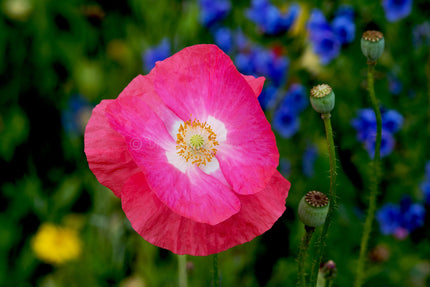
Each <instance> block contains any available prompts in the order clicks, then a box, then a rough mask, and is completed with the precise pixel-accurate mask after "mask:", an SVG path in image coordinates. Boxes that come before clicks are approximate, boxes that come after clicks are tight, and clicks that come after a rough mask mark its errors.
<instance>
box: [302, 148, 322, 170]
mask: <svg viewBox="0 0 430 287" xmlns="http://www.w3.org/2000/svg"><path fill="white" fill-rule="evenodd" d="M317 157H318V150H317V148H316V147H315V146H314V145H308V146H307V147H306V150H305V153H304V154H303V160H302V162H303V166H302V170H303V174H304V175H305V176H306V177H308V178H310V177H312V176H313V175H314V163H315V160H316V159H317Z"/></svg>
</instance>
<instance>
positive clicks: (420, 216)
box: [376, 196, 426, 237]
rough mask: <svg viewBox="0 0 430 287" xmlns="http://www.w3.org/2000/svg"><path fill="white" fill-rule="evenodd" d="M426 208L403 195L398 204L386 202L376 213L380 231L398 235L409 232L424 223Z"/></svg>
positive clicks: (385, 233)
mask: <svg viewBox="0 0 430 287" xmlns="http://www.w3.org/2000/svg"><path fill="white" fill-rule="evenodd" d="M425 214H426V210H425V208H424V207H423V206H422V205H421V204H418V203H412V201H411V199H410V198H409V197H407V196H406V197H404V198H402V200H401V201H400V205H399V204H393V203H387V204H385V205H384V206H383V207H382V208H381V209H379V211H378V212H377V213H376V219H377V220H378V222H379V227H380V230H381V233H382V234H384V235H391V234H393V235H400V234H403V233H405V232H406V233H409V232H412V231H414V230H415V229H417V228H419V227H421V226H423V225H424V219H425ZM401 237H404V236H401Z"/></svg>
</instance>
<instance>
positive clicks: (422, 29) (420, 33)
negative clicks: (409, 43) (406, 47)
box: [412, 21, 430, 47]
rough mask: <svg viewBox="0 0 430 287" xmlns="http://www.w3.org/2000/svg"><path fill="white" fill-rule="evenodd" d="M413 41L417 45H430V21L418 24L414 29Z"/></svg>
mask: <svg viewBox="0 0 430 287" xmlns="http://www.w3.org/2000/svg"><path fill="white" fill-rule="evenodd" d="M412 34H413V38H412V40H413V43H414V46H415V47H419V46H422V45H425V46H430V22H429V21H425V22H423V23H422V24H420V25H416V26H415V27H414V29H413V31H412Z"/></svg>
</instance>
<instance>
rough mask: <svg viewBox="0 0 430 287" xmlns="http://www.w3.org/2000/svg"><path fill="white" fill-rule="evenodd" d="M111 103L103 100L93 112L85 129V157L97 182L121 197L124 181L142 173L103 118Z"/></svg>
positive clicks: (122, 139) (118, 135) (121, 140)
mask: <svg viewBox="0 0 430 287" xmlns="http://www.w3.org/2000/svg"><path fill="white" fill-rule="evenodd" d="M112 102H113V100H103V101H102V102H101V103H100V104H98V105H97V106H96V107H95V108H94V109H93V112H92V115H91V118H90V120H89V121H88V124H87V126H86V129H85V154H86V155H87V160H88V165H89V167H90V169H91V171H92V172H93V173H94V175H95V176H96V178H97V180H98V181H99V182H100V183H101V184H103V185H104V186H106V187H108V188H110V189H111V190H112V191H113V193H114V194H115V195H116V196H118V197H121V189H122V186H123V184H124V183H125V181H126V180H127V179H128V178H129V177H130V176H132V175H133V174H135V173H138V172H141V170H140V169H139V168H138V167H137V165H136V164H135V163H134V161H133V159H132V157H131V155H130V154H129V152H128V148H127V145H126V143H125V141H124V138H123V137H122V136H121V135H120V134H118V133H117V132H116V131H114V130H113V129H112V128H111V127H110V125H109V123H108V121H107V119H106V116H105V109H106V107H107V106H108V105H109V104H110V103H112Z"/></svg>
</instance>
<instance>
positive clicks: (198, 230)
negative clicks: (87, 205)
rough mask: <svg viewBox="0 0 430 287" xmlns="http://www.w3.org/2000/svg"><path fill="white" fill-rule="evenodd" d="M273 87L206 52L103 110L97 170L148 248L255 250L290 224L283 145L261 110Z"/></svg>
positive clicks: (90, 145)
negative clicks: (285, 219) (276, 227)
mask: <svg viewBox="0 0 430 287" xmlns="http://www.w3.org/2000/svg"><path fill="white" fill-rule="evenodd" d="M263 83H264V78H254V77H252V76H244V75H242V74H240V73H239V72H238V71H237V69H236V68H235V66H234V65H233V63H232V61H231V59H230V58H229V57H228V56H227V55H226V54H224V53H223V52H222V51H221V50H220V49H219V48H218V47H216V46H214V45H196V46H192V47H188V48H185V49H183V50H182V51H180V52H178V53H176V54H175V55H173V56H171V57H170V58H167V59H166V60H164V61H161V62H157V64H156V66H155V68H154V69H153V70H152V71H151V72H150V73H149V74H148V75H146V76H137V77H136V78H135V79H134V80H133V81H132V82H131V83H130V84H129V85H128V86H127V87H126V88H125V89H124V91H123V92H122V93H121V94H120V95H119V97H118V98H117V99H115V100H103V101H102V102H101V103H100V104H99V105H97V106H96V107H95V108H94V110H93V112H92V116H91V118H90V120H89V122H88V125H87V128H86V132H85V153H86V155H87V159H88V163H89V166H90V169H91V170H92V171H93V173H94V174H95V176H96V177H97V179H98V180H99V181H100V183H102V184H103V185H105V186H107V187H108V188H110V189H111V190H112V191H113V192H114V194H115V195H116V196H118V197H120V198H121V203H122V208H123V210H124V212H125V214H126V215H127V217H128V219H129V220H130V222H131V225H132V226H133V228H134V229H135V230H136V231H137V232H138V233H139V234H140V235H141V236H142V237H143V238H144V239H146V240H147V241H149V242H151V243H152V244H154V245H157V246H159V247H162V248H166V249H169V250H171V251H172V252H174V253H177V254H190V255H209V254H213V253H218V252H221V251H223V250H226V249H228V248H230V247H233V246H235V245H238V244H242V243H245V242H248V241H250V240H252V239H253V238H255V237H256V236H258V235H260V234H262V233H263V232H265V231H266V230H268V229H269V228H271V227H272V225H273V224H274V222H275V221H276V220H277V219H278V218H279V217H280V216H281V215H282V213H283V212H284V210H285V199H286V197H287V195H288V190H289V188H290V183H289V182H288V181H287V180H286V179H284V178H283V177H282V176H281V175H280V173H279V172H278V171H277V170H276V167H277V165H278V161H279V153H278V150H277V147H276V142H275V137H274V134H273V132H272V131H271V128H270V124H269V123H268V121H267V120H266V118H265V116H264V113H263V111H262V110H261V108H260V105H259V103H258V100H257V96H258V95H259V94H260V92H261V90H262V88H263Z"/></svg>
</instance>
